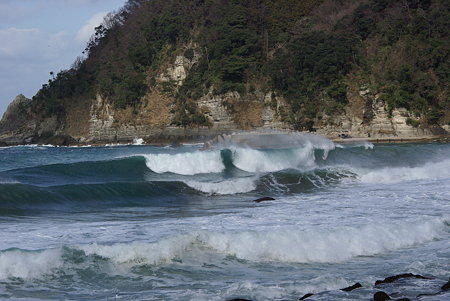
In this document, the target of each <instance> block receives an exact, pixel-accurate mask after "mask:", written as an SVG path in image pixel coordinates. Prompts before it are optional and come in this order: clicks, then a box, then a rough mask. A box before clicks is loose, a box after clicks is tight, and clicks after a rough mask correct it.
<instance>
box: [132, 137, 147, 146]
mask: <svg viewBox="0 0 450 301" xmlns="http://www.w3.org/2000/svg"><path fill="white" fill-rule="evenodd" d="M142 144H144V139H142V138H135V139H133V145H142Z"/></svg>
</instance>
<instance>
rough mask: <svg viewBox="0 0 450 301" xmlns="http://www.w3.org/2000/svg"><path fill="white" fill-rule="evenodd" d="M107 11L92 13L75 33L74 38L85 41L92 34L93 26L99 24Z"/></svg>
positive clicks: (81, 41) (80, 41)
mask: <svg viewBox="0 0 450 301" xmlns="http://www.w3.org/2000/svg"><path fill="white" fill-rule="evenodd" d="M107 14H108V13H107V12H99V13H96V14H95V15H93V16H92V17H91V18H90V19H89V20H88V21H87V22H86V23H85V24H84V25H83V27H81V28H80V30H79V31H78V33H77V35H76V40H77V42H79V43H86V42H87V41H88V40H89V38H90V37H91V36H92V35H93V34H94V32H95V27H97V26H99V25H100V24H102V22H103V18H104V17H105V16H106V15H107Z"/></svg>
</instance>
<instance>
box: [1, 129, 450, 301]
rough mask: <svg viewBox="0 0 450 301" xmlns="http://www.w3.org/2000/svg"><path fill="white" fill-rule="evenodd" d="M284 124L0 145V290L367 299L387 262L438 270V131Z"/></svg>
mask: <svg viewBox="0 0 450 301" xmlns="http://www.w3.org/2000/svg"><path fill="white" fill-rule="evenodd" d="M292 139H295V140H296V143H293V144H290V146H289V147H283V148H281V147H280V148H277V147H273V146H271V148H264V149H257V148H251V147H248V146H244V145H236V144H229V145H222V146H220V147H219V146H216V147H213V148H209V149H203V146H202V145H184V146H180V147H152V146H133V145H128V146H109V147H51V146H18V147H9V148H0V229H1V231H0V299H17V300H36V299H41V300H113V299H114V300H116V299H117V300H227V299H230V298H233V297H241V298H248V299H252V300H298V298H299V297H300V296H302V295H304V294H306V293H319V292H323V291H327V292H326V293H322V294H319V295H317V296H314V297H312V298H311V300H337V299H339V300H367V298H368V296H369V297H370V296H371V294H373V292H374V291H375V290H376V288H374V287H373V283H374V282H375V280H376V279H383V278H385V277H387V276H391V275H394V274H399V273H406V272H412V273H416V274H422V275H427V276H433V277H434V278H435V280H434V283H435V285H436V287H431V288H424V290H425V292H428V291H430V292H432V291H436V289H437V290H438V288H439V285H442V284H443V283H444V282H446V281H447V280H448V277H449V276H450V145H449V144H438V143H434V144H390V145H376V146H373V145H371V144H369V143H361V144H359V145H358V144H353V145H336V144H334V143H332V142H331V141H328V140H326V139H325V138H321V137H312V136H296V137H293V138H292ZM262 196H270V197H273V198H275V199H276V200H275V201H270V202H263V203H254V202H252V200H253V199H255V198H258V197H262ZM355 282H360V283H361V284H362V285H363V286H364V288H362V289H359V290H355V291H353V292H351V293H345V292H341V291H337V290H338V289H339V288H343V287H346V286H349V285H352V284H353V283H355ZM427 290H428V291H427ZM401 294H403V295H401V296H407V297H410V298H411V297H414V296H415V295H417V291H415V290H414V289H413V288H410V289H406V290H404V291H402V292H401ZM399 296H400V295H399ZM448 297H449V295H448V294H447V295H445V294H442V295H439V296H434V297H432V299H427V298H426V297H424V298H422V299H420V300H448ZM430 298H431V297H430Z"/></svg>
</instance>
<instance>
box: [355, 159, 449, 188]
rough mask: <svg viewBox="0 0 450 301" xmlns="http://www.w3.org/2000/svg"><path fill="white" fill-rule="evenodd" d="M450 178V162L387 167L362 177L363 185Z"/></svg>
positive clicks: (364, 174)
mask: <svg viewBox="0 0 450 301" xmlns="http://www.w3.org/2000/svg"><path fill="white" fill-rule="evenodd" d="M445 178H450V160H444V161H440V162H430V163H426V164H424V165H422V166H416V167H387V168H382V169H376V170H372V171H369V172H366V173H364V172H362V173H361V175H360V179H361V182H363V183H383V184H389V183H398V182H404V181H414V180H427V179H430V180H431V179H433V180H435V179H445Z"/></svg>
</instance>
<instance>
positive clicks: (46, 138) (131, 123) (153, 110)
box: [0, 44, 448, 144]
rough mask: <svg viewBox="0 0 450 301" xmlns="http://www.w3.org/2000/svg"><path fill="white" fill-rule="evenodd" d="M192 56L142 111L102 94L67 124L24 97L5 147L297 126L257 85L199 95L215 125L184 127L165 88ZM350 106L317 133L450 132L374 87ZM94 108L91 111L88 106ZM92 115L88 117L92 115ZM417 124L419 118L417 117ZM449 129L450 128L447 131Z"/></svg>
mask: <svg viewBox="0 0 450 301" xmlns="http://www.w3.org/2000/svg"><path fill="white" fill-rule="evenodd" d="M187 49H191V50H192V57H191V58H187V57H185V56H184V55H182V54H178V55H176V56H175V59H174V60H173V61H172V62H168V63H167V64H166V65H164V68H161V71H160V72H159V74H158V75H157V77H156V78H157V82H156V85H155V86H153V87H152V88H151V89H149V92H148V93H147V94H146V95H145V96H144V98H143V99H142V101H141V103H140V105H139V106H138V107H136V108H131V107H128V108H126V109H117V108H114V106H113V105H112V104H111V102H110V101H109V100H108V99H107V98H105V97H102V96H101V95H97V96H96V98H95V99H92V100H88V101H86V102H85V103H86V104H85V105H83V106H84V107H83V106H81V105H80V106H79V108H76V107H74V108H69V110H68V111H67V116H66V117H65V119H64V120H63V121H61V120H57V118H56V117H51V118H44V119H39V117H38V116H37V115H36V114H34V113H33V112H32V110H31V108H32V104H33V103H32V100H29V99H26V98H25V97H24V96H23V95H19V96H17V97H16V99H14V101H13V102H12V103H11V104H10V106H9V107H8V110H7V111H6V112H5V114H4V115H3V119H2V121H1V124H0V125H1V126H0V128H1V131H0V140H1V141H3V144H26V143H53V144H95V143H126V142H131V141H133V140H134V139H137V138H142V139H144V141H146V142H147V143H152V142H153V143H158V142H170V141H172V142H173V141H183V140H184V141H186V140H193V139H209V138H211V137H214V136H217V135H220V134H224V133H232V132H236V131H241V130H254V129H275V130H293V129H294V127H293V125H292V124H291V123H288V122H286V120H287V119H286V118H285V117H286V116H285V115H286V112H289V111H291V110H292V109H291V107H290V106H289V103H288V102H287V101H286V100H285V99H284V98H283V97H282V96H281V95H277V93H275V92H274V91H261V90H258V89H255V90H254V91H253V92H251V93H247V94H246V95H241V94H240V93H238V92H237V91H232V92H228V93H225V94H215V93H214V87H211V88H210V89H209V91H208V93H206V94H205V95H203V96H201V97H200V98H199V99H196V100H194V103H195V105H196V107H197V109H198V111H199V112H201V113H202V114H204V115H205V116H206V117H207V119H208V120H209V124H208V126H188V127H181V126H175V125H173V124H174V112H173V110H174V107H175V105H176V99H175V97H174V96H172V95H171V94H170V93H167V91H166V89H167V86H168V85H169V86H170V87H171V89H179V87H181V86H182V85H183V81H184V80H185V79H186V77H187V76H188V74H189V71H190V69H191V68H192V66H193V65H194V64H195V63H196V62H197V61H198V59H199V58H200V57H201V52H200V51H198V49H196V46H195V44H189V45H186V46H184V47H183V49H182V52H185V51H186V50H187ZM347 98H348V100H349V103H348V105H347V106H346V107H345V109H344V111H343V112H341V113H338V114H334V115H332V116H328V115H326V114H325V115H324V116H323V117H322V118H321V119H320V120H318V119H317V120H315V123H314V128H313V131H316V133H317V134H320V135H324V136H327V137H329V138H347V137H354V138H371V139H376V138H381V139H386V138H420V137H424V136H430V135H436V134H440V135H442V134H448V132H447V131H446V129H445V127H443V128H440V127H434V128H430V127H426V126H425V127H424V126H423V124H422V123H421V120H420V118H419V117H415V116H412V114H411V113H409V112H408V111H407V110H406V109H396V110H393V111H392V112H391V113H389V111H388V109H387V107H386V104H385V103H384V102H383V101H382V100H381V99H380V98H379V96H378V95H377V94H375V93H373V92H372V91H371V90H370V89H369V88H367V87H364V86H363V87H359V86H357V88H355V89H353V90H352V89H349V92H348V93H347ZM86 105H87V106H89V108H86V107H85V106H86ZM85 115H88V116H85ZM412 121H413V122H412ZM447 130H448V129H447Z"/></svg>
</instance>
